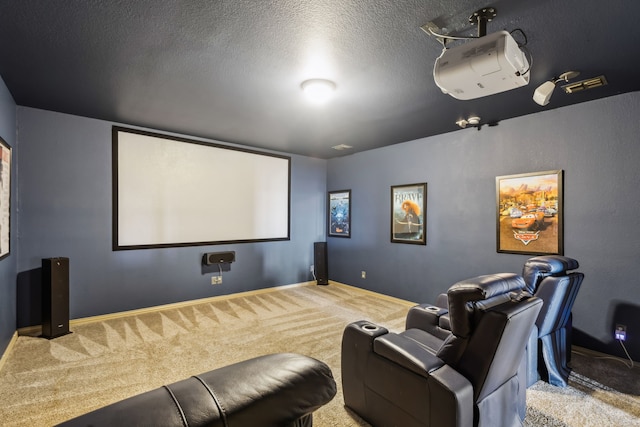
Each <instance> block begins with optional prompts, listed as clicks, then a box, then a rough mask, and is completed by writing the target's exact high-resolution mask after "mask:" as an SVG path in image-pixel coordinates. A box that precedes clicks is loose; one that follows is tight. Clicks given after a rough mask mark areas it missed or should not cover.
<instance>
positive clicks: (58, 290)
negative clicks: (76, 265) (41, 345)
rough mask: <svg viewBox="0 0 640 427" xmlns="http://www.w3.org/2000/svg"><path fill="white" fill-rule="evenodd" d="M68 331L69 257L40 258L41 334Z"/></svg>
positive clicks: (64, 332)
mask: <svg viewBox="0 0 640 427" xmlns="http://www.w3.org/2000/svg"><path fill="white" fill-rule="evenodd" d="M68 333H69V258H44V259H43V260H42V336H43V337H44V338H49V339H51V338H56V337H59V336H61V335H66V334H68Z"/></svg>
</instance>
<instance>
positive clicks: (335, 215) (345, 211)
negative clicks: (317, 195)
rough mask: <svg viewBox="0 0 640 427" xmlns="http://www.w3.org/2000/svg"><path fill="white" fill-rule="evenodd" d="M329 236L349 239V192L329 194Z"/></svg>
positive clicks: (331, 192)
mask: <svg viewBox="0 0 640 427" xmlns="http://www.w3.org/2000/svg"><path fill="white" fill-rule="evenodd" d="M328 219H329V236H331V237H351V190H341V191H330V192H329V218H328Z"/></svg>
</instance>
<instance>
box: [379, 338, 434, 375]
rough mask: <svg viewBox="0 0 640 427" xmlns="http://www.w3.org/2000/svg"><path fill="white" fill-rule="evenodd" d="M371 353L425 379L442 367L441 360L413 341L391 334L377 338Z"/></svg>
mask: <svg viewBox="0 0 640 427" xmlns="http://www.w3.org/2000/svg"><path fill="white" fill-rule="evenodd" d="M373 351H374V352H375V353H376V354H377V355H378V356H381V357H384V358H386V359H389V360H390V361H392V362H394V363H396V364H398V365H400V366H402V367H404V368H406V369H409V370H410V371H412V372H414V373H416V374H418V375H421V376H423V377H425V378H429V374H431V372H433V371H435V370H436V369H438V368H440V367H442V366H443V365H444V362H443V361H442V359H440V358H439V357H438V356H436V355H434V354H433V353H432V352H431V351H429V350H428V349H426V348H424V347H423V346H421V345H420V344H418V343H417V342H415V341H414V340H412V339H410V338H407V337H403V336H402V335H398V334H393V333H391V334H386V335H384V336H381V337H378V338H377V339H376V340H375V341H374V342H373Z"/></svg>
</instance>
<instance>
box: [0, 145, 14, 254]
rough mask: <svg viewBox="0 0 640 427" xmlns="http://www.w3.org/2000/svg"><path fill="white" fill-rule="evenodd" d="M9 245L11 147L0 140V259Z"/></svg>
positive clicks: (7, 250)
mask: <svg viewBox="0 0 640 427" xmlns="http://www.w3.org/2000/svg"><path fill="white" fill-rule="evenodd" d="M10 243H11V147H9V145H8V144H7V143H6V142H5V140H4V139H2V138H0V259H2V258H4V257H6V256H7V255H9V251H10V249H11V248H10Z"/></svg>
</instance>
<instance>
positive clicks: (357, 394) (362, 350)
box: [341, 320, 389, 413]
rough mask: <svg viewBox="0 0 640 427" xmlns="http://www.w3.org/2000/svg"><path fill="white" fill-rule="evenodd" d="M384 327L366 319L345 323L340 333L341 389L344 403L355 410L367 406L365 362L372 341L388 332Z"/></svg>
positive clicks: (368, 355)
mask: <svg viewBox="0 0 640 427" xmlns="http://www.w3.org/2000/svg"><path fill="white" fill-rule="evenodd" d="M388 333H389V331H388V330H387V329H386V328H383V327H381V326H378V325H375V324H373V323H371V322H368V321H366V320H359V321H357V322H353V323H350V324H348V325H347V327H346V328H345V329H344V332H343V333H342V351H341V364H342V390H343V397H344V403H345V405H347V406H348V407H350V408H351V409H353V410H355V411H356V412H360V413H361V412H362V411H365V410H366V408H367V399H366V389H365V378H366V377H367V363H368V361H369V360H370V358H371V357H372V356H373V341H374V340H375V339H376V338H377V337H379V336H382V335H385V334H388Z"/></svg>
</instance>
